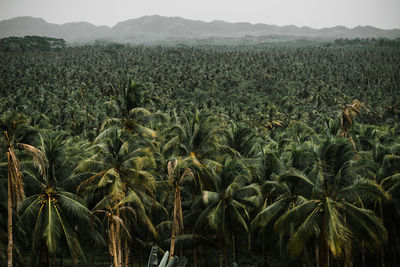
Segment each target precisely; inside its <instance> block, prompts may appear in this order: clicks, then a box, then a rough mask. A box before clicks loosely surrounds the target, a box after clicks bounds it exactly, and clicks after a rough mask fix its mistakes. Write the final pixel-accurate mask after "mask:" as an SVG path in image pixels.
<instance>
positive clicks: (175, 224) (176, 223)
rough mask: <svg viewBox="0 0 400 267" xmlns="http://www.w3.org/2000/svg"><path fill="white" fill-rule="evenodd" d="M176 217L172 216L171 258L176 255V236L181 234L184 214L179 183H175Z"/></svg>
mask: <svg viewBox="0 0 400 267" xmlns="http://www.w3.org/2000/svg"><path fill="white" fill-rule="evenodd" d="M173 216H174V217H173V218H172V234H171V247H170V254H169V260H171V259H172V258H173V257H174V255H175V237H176V236H177V235H179V232H180V228H181V224H182V223H181V220H182V219H181V218H182V217H181V216H182V206H181V192H180V189H179V185H178V184H176V185H175V201H174V215H173Z"/></svg>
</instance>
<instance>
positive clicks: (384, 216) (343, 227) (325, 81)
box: [0, 36, 400, 267]
mask: <svg viewBox="0 0 400 267" xmlns="http://www.w3.org/2000/svg"><path fill="white" fill-rule="evenodd" d="M238 43H240V42H238ZM52 45H54V46H52ZM0 62H1V64H0V114H1V116H0V128H1V139H0V144H1V146H0V152H1V153H0V191H1V194H0V199H1V201H0V217H1V220H0V239H1V243H0V264H1V265H4V266H6V264H7V259H8V257H11V255H12V259H13V262H12V264H13V266H56V265H57V266H59V265H60V266H64V265H65V266H74V265H75V266H78V265H79V266H110V264H113V266H145V265H146V264H147V262H148V258H149V254H150V255H157V254H158V255H159V257H160V258H161V255H162V254H163V252H165V251H167V250H169V251H170V252H171V259H174V257H179V258H183V257H186V258H187V260H188V264H187V266H232V265H233V264H234V263H237V264H238V265H239V266H320V267H325V266H336V265H337V266H369V265H374V266H375V265H376V266H397V265H398V264H399V262H400V258H399V255H398V251H399V249H400V235H399V233H398V229H397V228H398V222H399V220H400V210H399V208H400V206H399V204H400V202H399V196H400V195H399V194H400V191H399V185H400V183H399V182H400V124H399V123H400V88H399V85H400V76H399V73H400V42H399V41H398V40H389V39H383V38H380V39H375V38H370V39H353V40H349V39H336V40H332V41H324V42H321V41H316V40H296V41H290V42H268V43H254V44H246V45H240V44H237V45H215V44H214V45H210V44H205V43H202V42H201V41H199V42H198V43H197V44H194V45H186V44H175V45H149V46H144V45H123V44H115V43H100V42H99V43H97V44H93V45H82V46H68V45H65V43H64V41H63V40H60V39H53V38H48V37H37V36H36V37H35V36H27V37H24V38H17V37H13V38H5V39H1V40H0ZM11 220H12V224H10V222H11ZM10 226H11V228H10ZM11 233H12V235H11ZM10 237H12V239H10ZM152 246H155V247H156V249H152ZM11 248H12V249H11ZM11 253H12V254H11ZM150 259H154V257H153V258H150ZM175 259H176V258H175ZM150 262H152V261H150Z"/></svg>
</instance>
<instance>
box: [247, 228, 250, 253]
mask: <svg viewBox="0 0 400 267" xmlns="http://www.w3.org/2000/svg"><path fill="white" fill-rule="evenodd" d="M247 246H248V247H247V251H248V252H249V254H250V253H251V235H250V234H249V233H248V234H247Z"/></svg>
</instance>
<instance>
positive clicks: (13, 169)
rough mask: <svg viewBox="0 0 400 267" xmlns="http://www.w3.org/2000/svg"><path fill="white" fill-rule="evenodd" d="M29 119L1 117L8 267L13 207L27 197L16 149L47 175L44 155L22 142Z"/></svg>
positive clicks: (12, 114)
mask: <svg viewBox="0 0 400 267" xmlns="http://www.w3.org/2000/svg"><path fill="white" fill-rule="evenodd" d="M27 122H28V119H27V118H26V117H25V116H23V115H22V114H19V113H15V112H7V113H4V114H3V115H2V116H1V117H0V128H1V130H2V132H3V137H4V139H3V142H4V143H3V144H4V146H5V154H6V157H7V162H8V174H7V196H8V197H7V213H8V221H7V226H8V227H7V232H8V246H7V258H8V261H7V266H12V265H13V221H12V214H13V206H18V204H19V203H21V202H22V200H23V199H24V197H25V194H24V188H23V183H22V174H21V169H20V163H19V160H18V157H17V155H16V151H15V149H22V150H26V151H28V152H29V153H31V154H32V155H33V156H34V163H35V164H36V165H37V166H38V167H39V170H40V172H41V173H43V174H44V173H45V168H46V162H45V159H44V157H43V154H42V153H41V152H40V151H39V150H38V149H36V148H35V147H34V146H31V145H29V144H25V143H22V142H20V140H19V139H21V134H22V132H23V131H24V130H26V128H25V129H23V128H24V127H23V126H24V125H26V124H27Z"/></svg>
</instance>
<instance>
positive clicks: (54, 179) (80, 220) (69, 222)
mask: <svg viewBox="0 0 400 267" xmlns="http://www.w3.org/2000/svg"><path fill="white" fill-rule="evenodd" d="M73 146H75V144H74V143H72V142H67V140H66V135H65V134H64V133H57V132H45V133H42V134H40V145H39V146H38V148H39V149H40V151H41V152H42V153H43V155H44V158H45V160H46V163H47V168H46V172H45V173H42V174H40V173H37V172H35V171H34V170H32V169H31V170H29V169H27V170H25V171H24V174H25V177H26V179H27V181H28V182H29V183H28V185H27V190H29V192H30V193H31V194H32V195H31V196H28V197H27V198H26V199H25V200H24V201H23V203H22V205H21V208H20V212H21V224H22V227H23V228H25V229H26V231H28V232H31V233H32V242H33V243H32V258H31V259H32V261H33V262H34V261H35V256H36V253H37V250H38V249H39V248H40V247H41V246H42V244H43V243H44V244H45V247H46V248H47V252H48V253H49V255H54V260H55V259H56V253H57V248H60V247H61V246H62V245H63V242H64V241H65V242H66V244H67V247H68V250H69V253H70V255H71V257H72V258H73V259H74V261H76V260H77V259H78V258H81V259H85V257H84V254H83V251H82V248H81V245H80V242H79V239H78V231H77V230H78V229H86V228H87V226H90V225H93V224H92V220H91V212H90V210H88V209H87V208H86V206H85V203H84V202H83V200H82V199H80V198H79V197H78V196H76V195H75V194H74V193H72V192H68V191H66V190H65V188H66V187H68V186H69V185H70V184H71V183H72V181H73V180H76V179H79V177H77V176H75V175H74V173H73V171H74V168H75V166H76V165H77V163H78V160H79V159H80V157H79V155H78V154H79V153H82V151H76V150H74V147H73ZM92 230H93V229H92Z"/></svg>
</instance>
